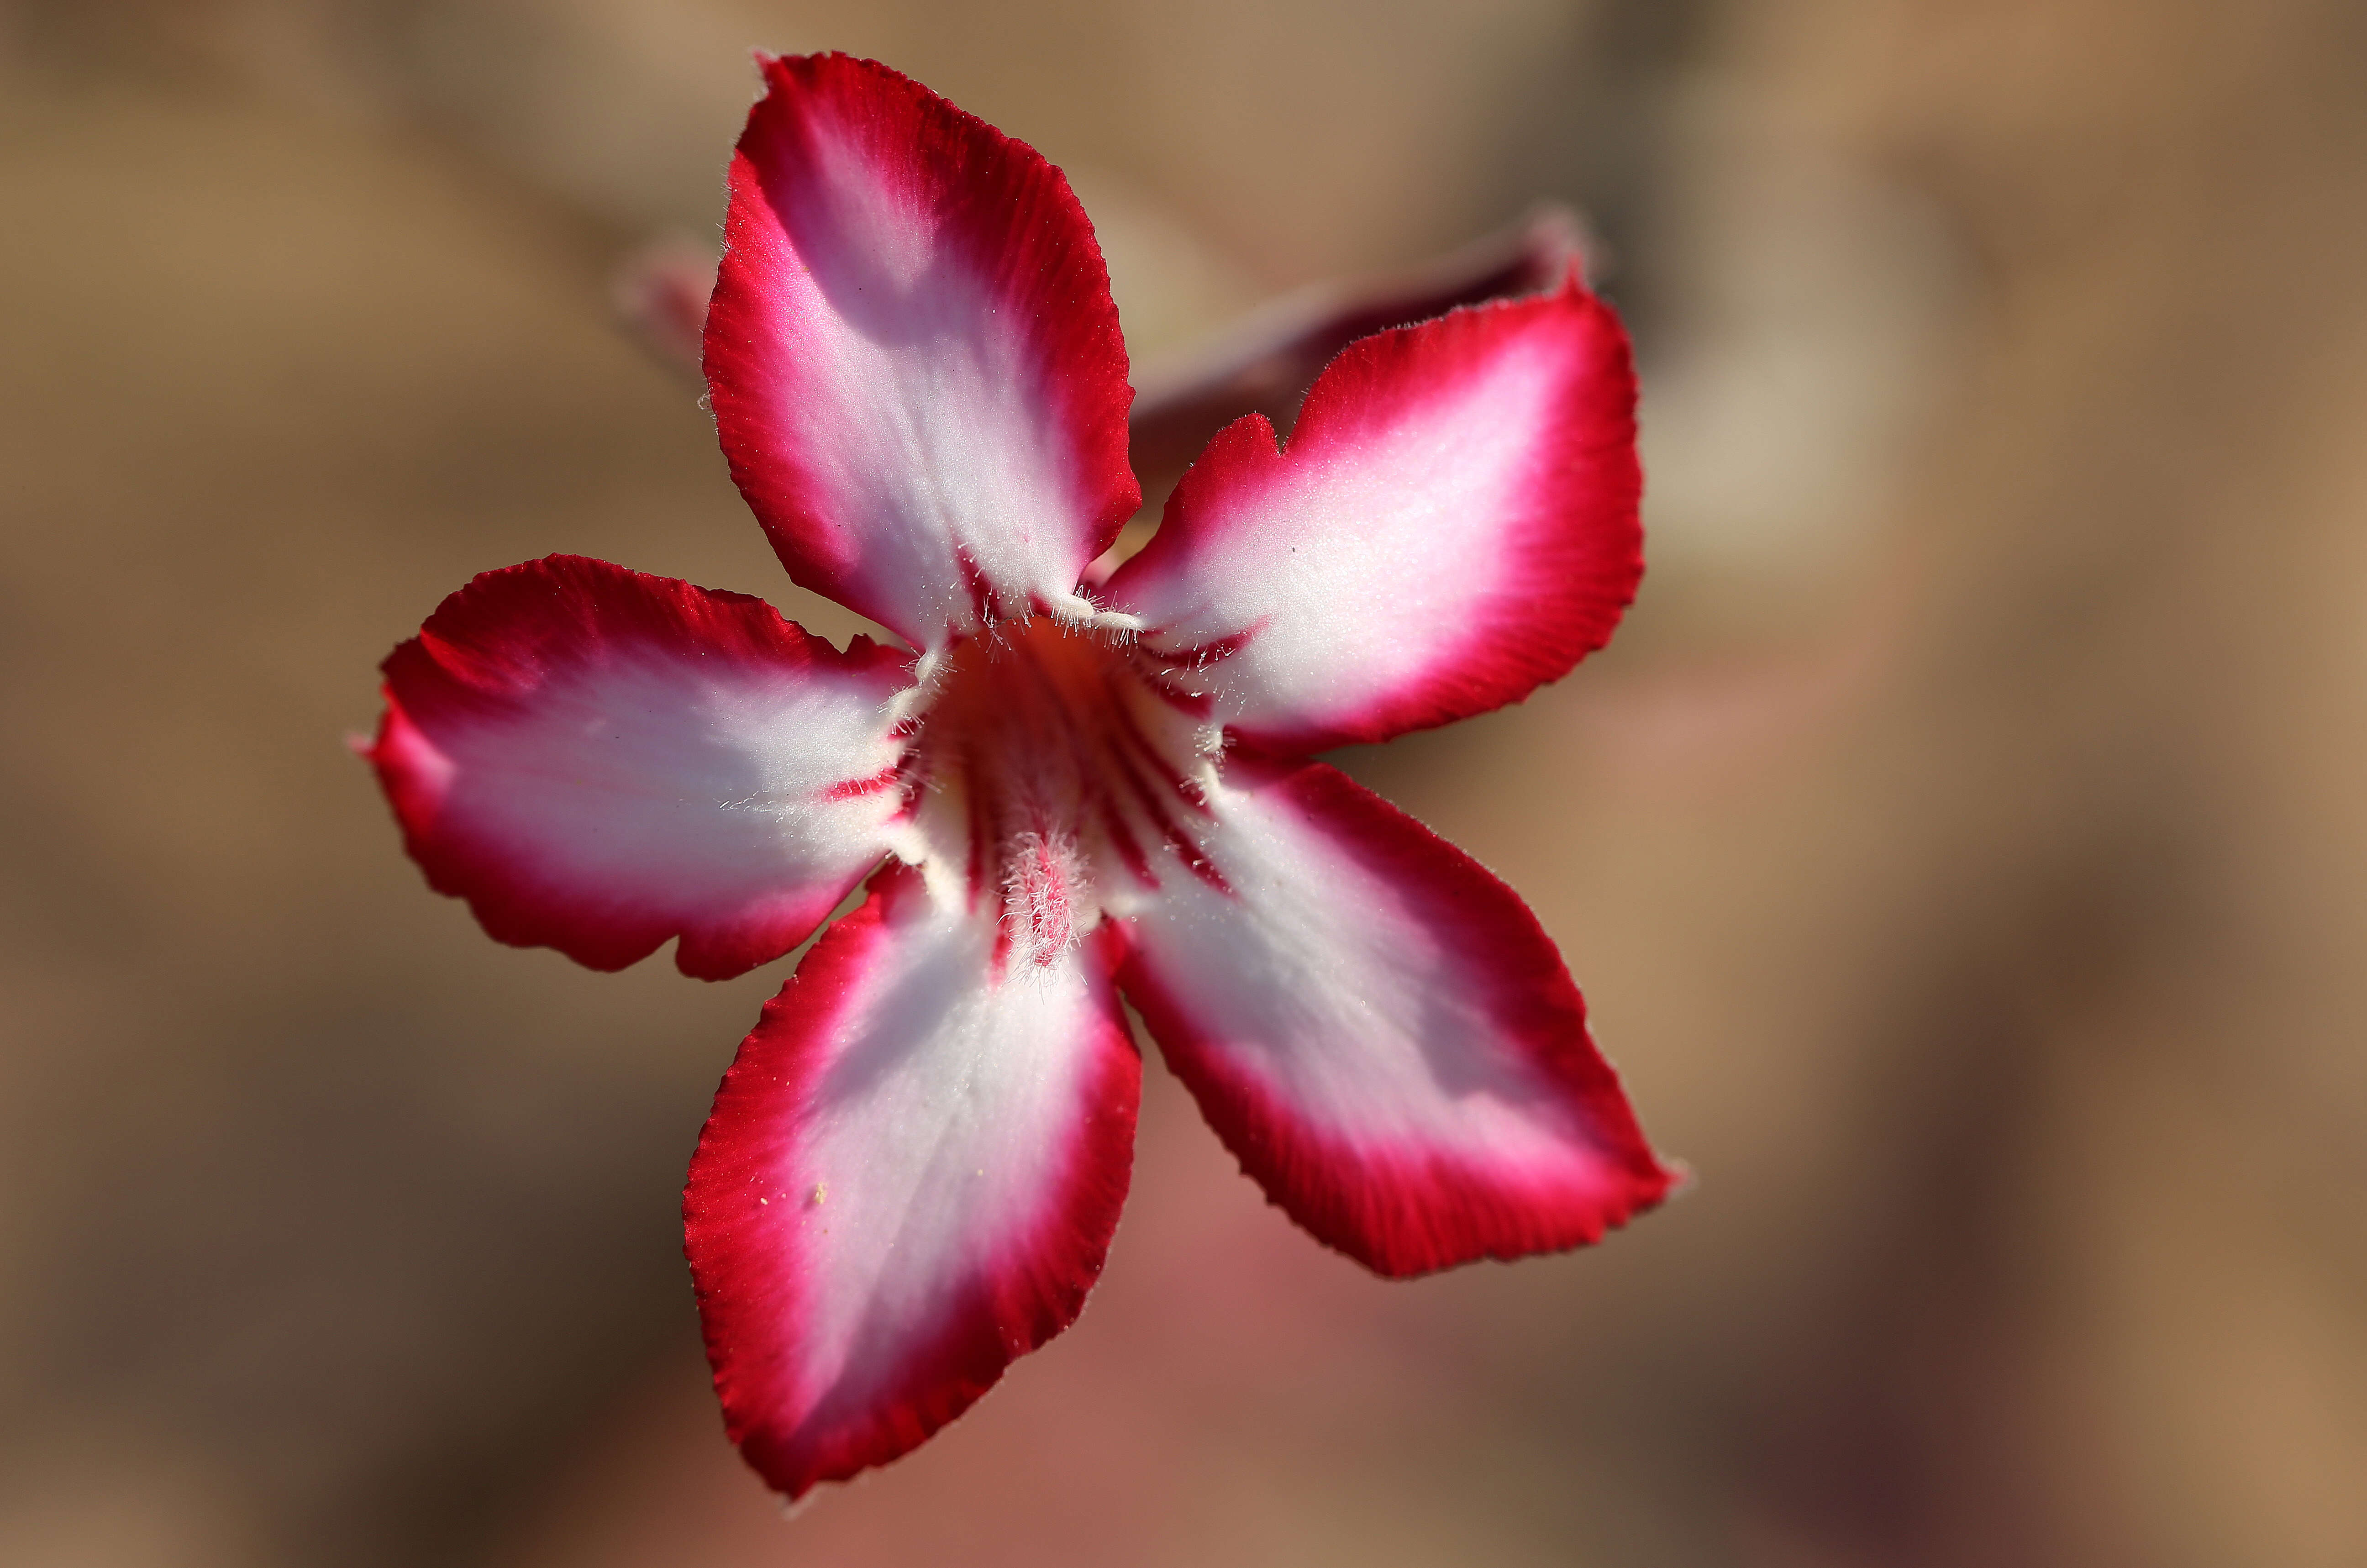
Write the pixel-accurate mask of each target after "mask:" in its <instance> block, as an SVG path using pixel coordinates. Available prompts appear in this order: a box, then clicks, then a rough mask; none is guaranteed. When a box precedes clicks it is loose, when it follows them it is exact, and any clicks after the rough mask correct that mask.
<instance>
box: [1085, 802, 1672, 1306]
mask: <svg viewBox="0 0 2367 1568" xmlns="http://www.w3.org/2000/svg"><path fill="white" fill-rule="evenodd" d="M1209 805H1210V808H1211V811H1212V812H1213V824H1214V825H1213V826H1211V827H1209V828H1207V829H1206V830H1205V845H1206V853H1207V856H1208V858H1209V859H1210V860H1211V861H1212V862H1214V864H1215V865H1216V867H1217V870H1218V871H1219V872H1220V873H1221V879H1220V880H1221V882H1222V886H1218V885H1217V881H1218V880H1219V879H1207V880H1204V881H1192V880H1188V879H1183V878H1177V879H1174V880H1173V881H1172V883H1171V884H1170V885H1169V886H1168V887H1167V888H1165V889H1163V890H1161V892H1160V893H1159V894H1158V895H1156V897H1154V898H1150V899H1146V900H1145V901H1144V902H1143V903H1141V904H1140V905H1139V906H1138V907H1137V908H1135V909H1131V910H1127V911H1125V912H1124V913H1125V914H1126V915H1127V919H1126V921H1125V925H1126V927H1127V943H1128V950H1127V956H1126V959H1125V960H1124V965H1123V967H1122V968H1121V969H1120V971H1119V975H1118V979H1119V983H1120V985H1121V986H1122V987H1123V988H1124V990H1125V993H1126V995H1127V1000H1128V1001H1130V1002H1132V1003H1133V1004H1134V1005H1135V1006H1136V1007H1137V1008H1138V1009H1139V1010H1140V1012H1141V1014H1142V1016H1143V1018H1144V1019H1145V1021H1146V1022H1148V1023H1149V1025H1150V1032H1151V1034H1152V1036H1153V1038H1155V1039H1156V1040H1158V1041H1159V1044H1160V1048H1161V1051H1164V1052H1165V1054H1166V1057H1167V1061H1168V1063H1169V1065H1170V1066H1172V1068H1173V1069H1174V1071H1175V1074H1176V1076H1178V1077H1179V1078H1181V1079H1183V1083H1184V1084H1185V1085H1186V1086H1187V1087H1189V1088H1190V1089H1191V1091H1192V1094H1193V1096H1194V1097H1195V1098H1196V1099H1197V1100H1198V1101H1199V1103H1200V1108H1201V1110H1202V1111H1203V1112H1204V1113H1205V1114H1206V1116H1207V1118H1208V1120H1209V1122H1210V1123H1211V1124H1212V1125H1213V1126H1214V1127H1215V1128H1216V1130H1217V1134H1218V1136H1220V1137H1221V1138H1222V1139H1223V1140H1224V1142H1225V1144H1226V1146H1227V1147H1228V1148H1229V1149H1231V1150H1232V1152H1233V1153H1234V1155H1235V1156H1236V1157H1237V1158H1239V1159H1240V1162H1241V1166H1242V1168H1243V1169H1244V1170H1246V1171H1247V1172H1248V1173H1249V1174H1250V1175H1251V1176H1252V1177H1254V1178H1255V1179H1256V1180H1257V1182H1258V1183H1259V1185H1261V1186H1262V1187H1264V1188H1265V1191H1266V1195H1267V1196H1268V1197H1269V1198H1270V1199H1273V1200H1274V1202H1275V1203H1276V1204H1278V1205H1280V1206H1281V1207H1282V1208H1283V1210H1285V1211H1286V1212H1287V1213H1288V1214H1289V1215H1290V1217H1291V1218H1292V1219H1294V1220H1296V1221H1298V1223H1299V1224H1301V1225H1303V1226H1305V1227H1306V1228H1307V1229H1308V1231H1309V1232H1311V1233H1314V1235H1315V1236H1316V1238H1317V1239H1318V1240H1319V1241H1322V1242H1324V1243H1325V1244H1328V1245H1331V1246H1334V1247H1337V1248H1339V1249H1340V1250H1341V1251H1342V1252H1344V1253H1346V1254H1348V1255H1349V1256H1351V1257H1353V1258H1355V1259H1357V1260H1358V1261H1359V1262H1361V1263H1364V1264H1365V1265H1366V1266H1367V1267H1371V1268H1373V1269H1375V1270H1376V1271H1377V1272H1379V1273H1382V1274H1387V1275H1396V1276H1403V1275H1411V1274H1421V1273H1425V1272H1428V1271H1430V1270H1432V1269H1437V1268H1444V1267H1451V1266H1453V1265H1455V1264H1459V1263H1467V1262H1469V1261H1471V1260H1473V1259H1475V1258H1480V1257H1499V1258H1512V1257H1517V1256H1523V1255H1524V1254H1528V1253H1535V1252H1546V1251H1553V1250H1557V1249H1560V1248H1565V1247H1572V1246H1577V1245H1580V1244H1585V1243H1590V1242H1593V1241H1597V1240H1599V1239H1601V1237H1602V1235H1603V1233H1604V1231H1606V1230H1608V1229H1610V1228H1611V1227H1614V1226H1616V1225H1619V1224H1622V1223H1624V1222H1625V1221H1626V1220H1627V1219H1628V1217H1629V1216H1631V1215H1633V1214H1635V1213H1637V1212H1638V1211H1639V1210H1644V1209H1648V1208H1650V1207H1651V1206H1652V1205H1653V1204H1655V1203H1657V1202H1659V1199H1661V1198H1662V1197H1663V1196H1664V1195H1665V1194H1666V1193H1667V1191H1668V1190H1669V1187H1670V1180H1671V1177H1670V1172H1669V1171H1668V1170H1667V1169H1666V1168H1665V1167H1663V1166H1662V1165H1660V1163H1659V1160H1658V1159H1656V1158H1655V1157H1654V1155H1653V1153H1652V1152H1651V1149H1650V1148H1649V1146H1648V1145H1647V1144H1646V1142H1645V1141H1644V1137H1643V1134H1642V1132H1641V1131H1639V1130H1638V1129H1637V1125H1636V1119H1635V1115H1634V1113H1633V1112H1632V1111H1631V1110H1630V1109H1629V1108H1628V1106H1627V1101H1626V1097H1625V1095H1623V1094H1622V1093H1621V1091H1620V1088H1619V1083H1618V1079H1617V1078H1616V1077H1615V1076H1614V1074H1613V1073H1612V1071H1611V1068H1610V1065H1609V1064H1608V1063H1607V1062H1604V1061H1603V1058H1602V1056H1601V1055H1600V1054H1598V1053H1597V1052H1596V1051H1595V1049H1594V1045H1593V1042H1592V1040H1591V1039H1590V1038H1589V1037H1588V1034H1587V1028H1586V1015H1585V1009H1584V1006H1583V1005H1582V1004H1581V1003H1580V1000H1579V994H1578V989H1577V987H1576V986H1574V985H1572V984H1571V983H1570V979H1569V971H1567V970H1566V969H1565V968H1564V967H1563V965H1562V961H1561V958H1560V956H1559V955H1558V954H1557V953H1556V952H1555V950H1554V947H1553V943H1552V941H1551V940H1550V939H1549V938H1548V937H1546V934H1545V932H1544V930H1543V929H1542V928H1541V927H1540V926H1538V925H1537V922H1536V917H1535V915H1531V914H1530V913H1529V911H1528V908H1527V907H1526V906H1525V905H1524V904H1523V903H1521V901H1520V899H1519V897H1518V896H1517V895H1515V894H1514V893H1513V892H1512V890H1511V889H1510V888H1507V887H1506V886H1504V884H1503V883H1501V882H1500V881H1497V880H1496V879H1495V878H1494V877H1492V876H1490V875H1489V874H1488V872H1487V871H1485V870H1483V869H1480V867H1479V866H1478V864H1477V863H1476V862H1474V861H1473V860H1471V859H1470V858H1469V857H1467V856H1466V855H1464V854H1463V853H1462V852H1461V851H1459V850H1457V849H1455V847H1454V846H1451V845H1449V844H1447V843H1446V842H1444V840H1442V839H1440V838H1439V837H1437V836H1436V835H1433V834H1432V833H1431V832H1430V831H1429V830H1428V829H1426V828H1424V827H1422V826H1421V824H1419V823H1416V822H1414V821H1413V820H1412V819H1411V818H1410V817H1408V816H1406V815H1404V814H1403V813H1401V812H1398V811H1397V810H1396V809H1394V808H1393V807H1391V806H1389V805H1388V804H1387V802H1385V801H1382V800H1380V799H1379V798H1378V797H1377V796H1375V795H1373V794H1371V793H1370V792H1369V791H1367V790H1363V789H1360V788H1359V787H1357V786H1356V785H1355V784H1353V783H1351V782H1350V781H1349V780H1348V779H1347V778H1346V777H1345V776H1344V775H1342V774H1341V773H1339V772H1338V771H1337V770H1335V769H1333V768H1331V767H1325V766H1324V765H1322V764H1320V763H1303V764H1297V765H1280V764H1265V763H1255V762H1249V761H1244V760H1242V759H1239V758H1236V759H1235V760H1233V761H1232V762H1231V763H1229V765H1228V767H1227V778H1226V779H1225V780H1224V781H1223V782H1222V783H1220V784H1218V785H1217V786H1216V787H1215V788H1214V789H1213V790H1211V792H1210V798H1209Z"/></svg>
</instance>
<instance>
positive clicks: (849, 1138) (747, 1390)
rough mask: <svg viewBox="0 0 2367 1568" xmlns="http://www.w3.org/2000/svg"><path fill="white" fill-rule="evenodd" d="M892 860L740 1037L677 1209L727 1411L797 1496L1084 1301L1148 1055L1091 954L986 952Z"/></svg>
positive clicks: (987, 929)
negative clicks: (1047, 956)
mask: <svg viewBox="0 0 2367 1568" xmlns="http://www.w3.org/2000/svg"><path fill="white" fill-rule="evenodd" d="M997 946H998V943H997V930H996V926H995V924H994V922H993V921H992V919H991V918H990V919H987V920H983V921H981V920H978V919H975V918H972V917H971V916H970V915H968V913H967V911H966V910H962V909H958V908H951V907H946V906H941V905H939V904H938V903H934V901H933V900H932V899H931V897H930V894H929V892H927V890H926V888H925V887H924V885H923V881H922V879H921V876H920V874H919V873H918V872H916V871H914V870H912V869H909V868H905V867H895V868H891V869H889V870H887V871H884V872H882V873H881V875H880V877H879V878H878V880H876V881H874V882H873V884H872V892H871V898H870V900H869V902H867V903H865V904H864V906H863V907H862V908H861V909H859V910H857V911H856V912H855V913H854V914H853V915H848V916H846V917H845V918H844V919H842V920H841V921H839V922H838V924H837V925H835V926H832V927H831V929H830V930H829V932H828V933H826V934H825V935H824V936H823V937H822V939H821V943H820V944H819V945H818V946H817V947H816V948H815V949H814V950H813V951H812V952H811V953H810V954H809V955H808V956H807V958H806V960H805V961H804V962H803V963H802V964H800V965H799V966H798V974H797V977H796V978H795V979H794V980H792V981H790V983H788V985H787V987H786V988H785V989H784V990H783V991H782V992H781V994H780V995H779V996H778V997H776V998H775V1000H774V1001H773V1002H772V1003H771V1004H770V1005H768V1006H766V1007H765V1009H764V1018H763V1021H761V1022H760V1023H759V1024H758V1025H757V1026H756V1028H755V1031H754V1032H753V1034H751V1035H749V1037H748V1039H747V1040H746V1042H745V1043H743V1044H742V1046H741V1048H740V1055H739V1058H738V1060H737V1061H735V1062H733V1063H732V1065H731V1070H730V1073H729V1074H726V1075H725V1077H724V1080H723V1086H722V1088H721V1090H720V1091H719V1093H718V1094H717V1096H716V1100H715V1111H714V1114H713V1115H712V1116H711V1117H710V1118H709V1119H708V1123H707V1130H706V1131H705V1132H704V1133H703V1134H702V1135H701V1136H700V1138H699V1142H698V1153H697V1154H696V1155H695V1156H694V1157H693V1159H692V1161H691V1167H690V1185H689V1189H688V1191H687V1192H686V1193H685V1197H684V1215H685V1223H686V1231H687V1245H688V1250H689V1254H690V1265H691V1272H692V1275H693V1278H695V1280H696V1282H697V1289H698V1301H699V1311H700V1313H701V1317H702V1320H703V1322H704V1324H705V1327H706V1332H707V1346H708V1358H709V1360H710V1361H711V1362H712V1363H713V1365H714V1369H715V1384H716V1390H717V1392H719V1394H720V1395H721V1397H722V1401H723V1410H724V1418H725V1421H726V1423H727V1425H728V1426H729V1427H730V1433H731V1437H732V1439H733V1440H734V1441H735V1442H737V1443H738V1444H739V1445H740V1446H741V1449H742V1452H744V1453H745V1454H746V1455H747V1457H748V1460H749V1462H750V1463H752V1464H753V1465H754V1466H755V1468H756V1470H757V1471H758V1472H759V1473H761V1474H762V1475H763V1476H764V1478H765V1480H766V1481H768V1482H769V1483H771V1484H772V1485H773V1486H774V1487H775V1488H776V1489H777V1490H779V1491H781V1492H784V1493H787V1494H789V1495H791V1496H796V1495H798V1494H801V1493H803V1492H805V1491H806V1490H807V1489H808V1488H809V1487H810V1486H812V1485H813V1484H814V1483H817V1482H820V1481H834V1480H841V1479H844V1478H845V1477H847V1476H849V1475H852V1474H854V1473H855V1471H859V1470H862V1469H865V1468H866V1467H868V1466H871V1465H876V1464H880V1463H884V1462H885V1461H887V1460H890V1459H893V1458H895V1457H896V1456H897V1455H899V1454H900V1453H903V1452H904V1451H905V1450H906V1449H911V1448H912V1447H913V1446H914V1445H915V1444H917V1443H919V1442H920V1441H921V1440H922V1439H923V1438H924V1437H927V1436H928V1435H929V1434H930V1433H932V1432H934V1431H935V1430H936V1429H937V1428H938V1427H940V1426H944V1425H945V1424H946V1422H948V1421H950V1420H952V1419H953V1418H954V1417H955V1416H957V1415H960V1414H961V1412H962V1411H963V1410H964V1409H966V1408H968V1405H969V1404H970V1403H971V1402H973V1401H974V1400H976V1399H977V1398H978V1397H979V1396H980V1394H982V1393H984V1392H986V1391H987V1389H988V1388H989V1387H991V1386H992V1384H993V1383H994V1381H996V1380H997V1379H998V1378H1000V1377H1001V1376H1002V1369H1003V1368H1004V1367H1006V1366H1007V1365H1009V1364H1010V1363H1011V1362H1012V1361H1013V1360H1014V1359H1015V1358H1018V1357H1019V1356H1021V1355H1024V1354H1025V1353H1026V1352H1027V1351H1029V1350H1032V1349H1034V1348H1036V1346H1039V1345H1041V1344H1043V1343H1044V1342H1045V1341H1046V1340H1048V1339H1049V1338H1051V1337H1052V1336H1053V1335H1056V1334H1058V1333H1059V1332H1060V1330H1062V1329H1063V1328H1066V1327H1067V1326H1068V1325H1069V1324H1070V1323H1071V1322H1073V1321H1074V1320H1075V1318H1076V1315H1077V1312H1078V1309H1079V1308H1080V1307H1081V1306H1082V1303H1083V1301H1084V1298H1085V1292H1086V1291H1087V1290H1089V1289H1090V1288H1091V1287H1092V1285H1093V1280H1094V1278H1095V1277H1096V1276H1098V1275H1099V1273H1100V1272H1101V1266H1102V1259H1103V1257H1104V1254H1105V1253H1106V1252H1107V1250H1108V1246H1109V1240H1110V1234H1111V1232H1112V1231H1113V1230H1114V1229H1115V1227H1116V1223H1117V1215H1118V1209H1119V1206H1120V1205H1121V1204H1122V1203H1123V1202H1124V1200H1125V1197H1126V1187H1127V1173H1128V1169H1129V1166H1130V1164H1131V1159H1132V1148H1133V1137H1134V1123H1135V1108H1136V1103H1137V1098H1138V1094H1139V1091H1140V1085H1141V1060H1140V1058H1139V1057H1138V1056H1137V1055H1136V1053H1135V1050H1134V1047H1133V1044H1132V1042H1131V1041H1130V1040H1129V1039H1128V1038H1127V1029H1126V1024H1125V1021H1124V1017H1123V1015H1122V1014H1121V1013H1120V1012H1119V1010H1118V1006H1117V1000H1116V992H1115V990H1114V988H1113V987H1112V985H1111V983H1110V982H1109V980H1108V978H1107V975H1106V973H1105V971H1104V965H1103V963H1102V961H1101V955H1100V954H1099V953H1098V952H1096V951H1095V950H1093V949H1089V948H1088V949H1077V948H1071V949H1069V950H1068V951H1067V952H1066V953H1065V954H1064V955H1062V956H1060V957H1059V958H1058V959H1057V960H1051V961H1047V962H1041V963H1031V964H1025V965H1020V966H1015V967H1014V968H1012V969H1010V970H1007V971H1006V970H1003V969H1002V966H1001V965H1000V963H999V961H998V958H997V952H996V949H997Z"/></svg>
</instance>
